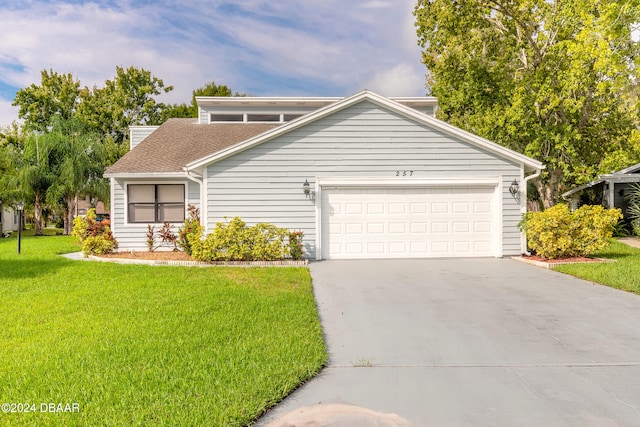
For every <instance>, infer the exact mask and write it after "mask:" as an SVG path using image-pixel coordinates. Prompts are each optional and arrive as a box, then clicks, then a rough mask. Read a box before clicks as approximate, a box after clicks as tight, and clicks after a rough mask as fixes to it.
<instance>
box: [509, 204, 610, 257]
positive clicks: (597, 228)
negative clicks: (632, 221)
mask: <svg viewBox="0 0 640 427" xmlns="http://www.w3.org/2000/svg"><path fill="white" fill-rule="evenodd" d="M620 218H622V213H621V211H620V209H605V208H603V207H602V206H600V205H597V206H589V205H584V206H582V207H580V208H579V209H578V210H576V211H574V212H571V211H570V210H569V208H568V207H567V206H566V205H562V204H560V205H556V206H553V207H551V208H549V209H547V210H545V211H543V212H529V213H527V214H525V215H524V217H523V219H522V221H521V222H520V224H519V227H520V229H521V230H522V231H523V232H525V233H526V234H527V241H528V244H529V248H530V249H531V250H533V251H534V252H535V253H536V254H537V255H540V256H542V257H544V258H549V259H554V258H565V257H574V256H589V255H591V254H593V253H594V252H596V251H598V250H600V249H603V248H604V247H606V246H607V245H608V244H609V239H610V238H611V236H612V235H613V230H614V229H615V227H616V224H617V223H618V220H619V219H620Z"/></svg>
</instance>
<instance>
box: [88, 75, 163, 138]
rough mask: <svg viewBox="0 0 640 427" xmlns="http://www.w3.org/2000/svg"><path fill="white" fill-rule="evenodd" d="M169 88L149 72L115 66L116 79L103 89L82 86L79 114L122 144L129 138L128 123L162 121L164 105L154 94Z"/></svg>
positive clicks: (99, 131)
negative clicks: (157, 100)
mask: <svg viewBox="0 0 640 427" xmlns="http://www.w3.org/2000/svg"><path fill="white" fill-rule="evenodd" d="M171 90H173V87H172V86H167V87H165V85H164V82H163V81H162V80H161V79H159V78H157V77H155V76H153V75H152V74H151V72H150V71H147V70H145V69H139V68H136V67H129V68H127V69H125V68H123V67H116V76H115V78H114V79H113V80H107V81H106V82H105V85H104V87H103V88H98V87H93V88H92V89H90V88H88V87H86V86H85V87H84V88H83V89H82V90H81V91H80V98H81V103H80V105H79V106H78V115H79V117H80V118H81V119H82V120H84V121H85V122H86V123H87V124H88V125H89V126H90V128H91V129H92V130H94V131H96V132H98V133H100V134H102V135H104V136H108V137H111V138H112V139H113V140H114V141H115V142H116V143H119V144H121V143H124V142H125V141H126V140H127V138H128V131H129V126H133V125H159V124H161V123H162V121H163V118H164V116H163V114H162V111H163V109H164V108H165V106H164V104H162V103H158V102H156V100H155V98H154V97H155V96H157V95H160V94H161V93H167V92H169V91H171Z"/></svg>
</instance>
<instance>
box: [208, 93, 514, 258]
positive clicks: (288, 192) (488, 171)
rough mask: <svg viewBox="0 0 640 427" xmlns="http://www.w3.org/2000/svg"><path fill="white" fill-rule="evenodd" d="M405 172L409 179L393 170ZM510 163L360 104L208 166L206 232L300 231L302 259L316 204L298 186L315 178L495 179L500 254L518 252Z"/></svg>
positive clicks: (310, 250)
mask: <svg viewBox="0 0 640 427" xmlns="http://www.w3.org/2000/svg"><path fill="white" fill-rule="evenodd" d="M405 170H406V171H413V175H412V176H411V177H402V176H399V177H398V176H396V171H405ZM520 175H521V167H520V165H518V164H515V163H513V162H510V161H507V160H505V159H502V158H499V157H497V156H496V155H494V154H492V153H488V152H486V151H484V150H482V149H480V148H478V147H475V146H473V145H471V144H469V143H466V142H462V141H459V140H457V139H455V138H454V137H451V136H449V135H446V134H444V133H441V132H438V131H434V130H432V129H430V128H428V127H426V126H424V125H422V124H419V123H416V122H414V121H412V120H409V119H407V118H405V117H403V116H400V115H398V114H396V113H393V112H390V111H388V110H386V109H383V108H381V107H378V106H377V105H375V104H373V103H370V102H367V101H364V102H361V103H358V104H355V105H352V106H351V107H349V108H347V109H345V110H342V111H339V112H336V113H334V114H333V115H331V116H328V117H325V118H323V119H320V120H318V121H316V122H314V123H310V124H308V125H306V126H304V127H303V128H300V129H297V130H294V131H291V132H289V133H287V134H285V135H282V136H280V137H278V138H276V139H274V140H271V141H267V142H265V143H263V144H261V145H258V146H255V147H252V148H250V149H247V150H245V151H243V152H240V153H237V154H235V155H234V156H232V157H229V158H226V159H224V160H221V161H219V162H217V163H213V164H211V165H209V166H208V169H207V174H206V176H207V203H208V206H207V211H208V223H207V224H206V225H207V230H208V231H211V230H212V229H213V227H214V226H215V223H216V222H218V221H224V220H225V217H226V218H227V219H230V218H232V217H234V216H240V217H242V219H243V220H245V221H246V222H247V223H248V224H255V223H258V222H264V221H268V222H272V223H274V224H275V225H277V226H280V227H286V228H289V229H292V230H302V231H304V233H305V237H304V244H305V249H306V251H307V255H308V256H310V257H311V258H314V257H315V255H316V248H315V240H316V235H315V233H316V217H315V215H316V206H315V204H316V203H320V201H319V200H314V199H310V198H306V197H305V196H304V194H303V191H302V184H303V183H304V181H305V180H308V181H309V183H310V184H311V188H312V189H314V186H315V179H316V177H320V178H331V177H375V178H378V179H387V180H389V181H394V184H395V182H397V183H398V184H402V183H403V180H404V181H406V182H410V181H411V180H412V179H428V178H439V179H442V178H447V177H452V176H456V177H474V178H480V177H502V182H503V188H502V190H501V194H502V202H503V216H502V225H503V233H502V252H503V255H505V256H506V255H516V254H519V253H520V232H519V231H518V229H517V223H518V221H519V220H520V204H519V202H518V201H516V200H515V199H514V198H513V197H512V196H511V194H510V193H509V190H508V187H509V185H510V183H511V181H512V180H513V179H514V178H518V179H519V177H520Z"/></svg>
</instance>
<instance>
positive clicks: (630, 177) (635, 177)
mask: <svg viewBox="0 0 640 427" xmlns="http://www.w3.org/2000/svg"><path fill="white" fill-rule="evenodd" d="M637 166H638V165H635V166H632V167H631V168H627V169H625V170H631V169H635V168H637ZM605 182H613V183H620V184H624V183H635V182H640V174H632V173H628V172H627V173H623V171H620V172H616V173H612V174H605V175H600V176H599V177H598V179H596V180H593V181H591V182H587V183H586V184H583V185H581V186H579V187H576V188H574V189H571V190H569V191H567V192H566V193H562V198H563V199H565V200H567V199H568V198H569V197H570V196H572V195H574V194H576V193H578V192H580V191H582V190H586V189H587V188H591V187H595V186H596V185H600V184H603V183H605Z"/></svg>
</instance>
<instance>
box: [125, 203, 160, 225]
mask: <svg viewBox="0 0 640 427" xmlns="http://www.w3.org/2000/svg"><path fill="white" fill-rule="evenodd" d="M129 222H156V218H155V205H153V204H145V205H137V204H133V203H130V204H129Z"/></svg>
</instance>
